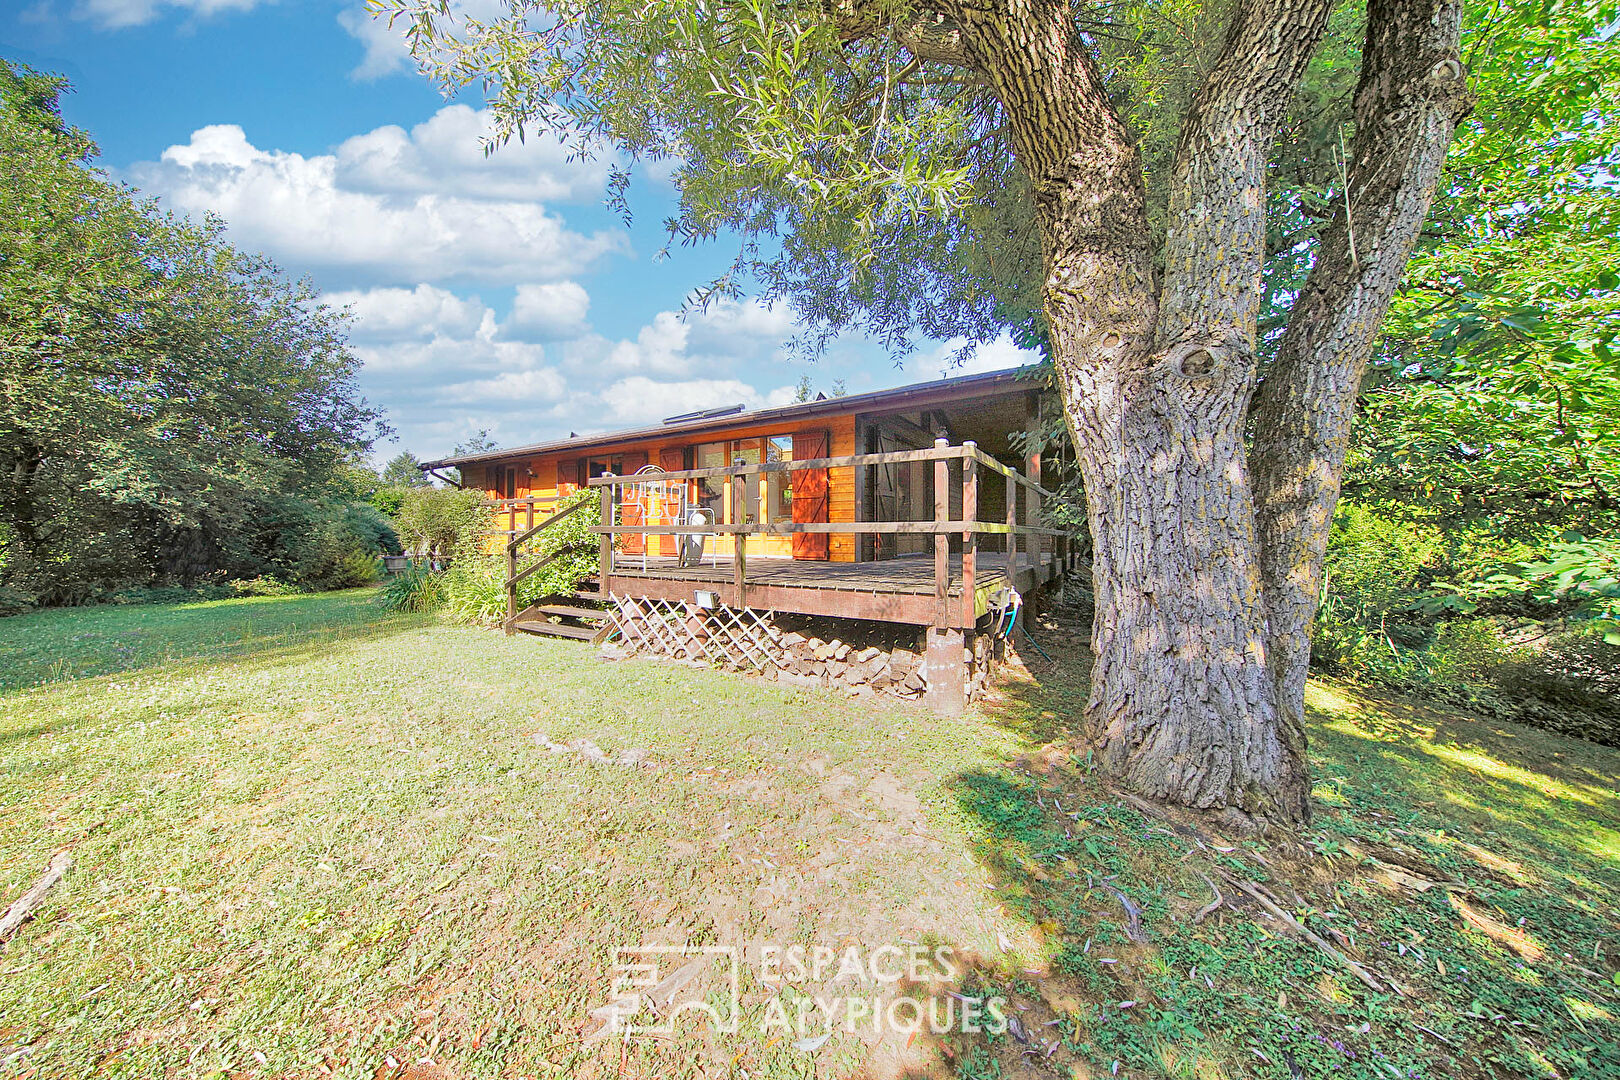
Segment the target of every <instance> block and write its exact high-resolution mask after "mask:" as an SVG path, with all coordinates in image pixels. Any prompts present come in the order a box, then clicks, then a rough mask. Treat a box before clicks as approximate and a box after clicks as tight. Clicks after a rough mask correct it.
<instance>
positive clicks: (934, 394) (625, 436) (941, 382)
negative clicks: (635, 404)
mask: <svg viewBox="0 0 1620 1080" xmlns="http://www.w3.org/2000/svg"><path fill="white" fill-rule="evenodd" d="M1032 370H1033V369H1032V368H1029V367H1020V368H1012V369H1010V370H1007V371H991V372H986V373H984V374H982V375H958V376H956V377H955V378H951V379H932V380H930V381H928V382H924V383H912V384H911V385H910V386H898V387H895V388H894V389H892V390H873V391H870V392H869V393H865V394H846V395H845V396H843V397H831V398H825V399H822V400H818V401H800V402H795V403H794V404H792V405H782V406H779V407H777V408H774V409H756V410H754V411H753V412H739V413H732V414H731V415H729V416H724V417H718V418H715V419H712V420H704V419H697V420H693V421H691V422H688V423H682V424H659V425H658V426H656V427H641V428H630V429H628V430H625V431H607V432H603V433H602V434H600V435H581V436H580V437H579V438H577V439H555V440H553V441H551V442H543V443H535V444H534V445H533V446H514V447H511V448H509V449H504V450H486V451H483V452H482V453H477V454H462V455H460V456H458V457H447V458H440V459H439V460H437V461H424V462H422V468H423V469H443V468H448V467H450V466H454V465H471V464H475V463H477V462H481V461H501V460H504V459H506V458H513V457H533V456H535V455H536V454H548V453H553V452H555V451H558V450H585V449H589V448H591V447H596V446H607V445H609V444H612V443H620V442H636V441H639V440H642V439H656V438H658V437H659V436H662V435H668V434H670V433H671V432H681V433H683V434H697V433H701V432H705V431H724V430H725V429H727V428H734V427H743V426H752V425H754V424H762V423H772V422H775V421H777V420H784V421H787V420H802V419H804V418H805V417H811V416H825V415H838V414H841V413H850V412H867V411H869V410H871V409H873V408H878V407H893V406H897V405H903V404H905V403H906V402H908V401H911V400H914V399H919V398H922V399H936V398H939V397H941V396H944V397H951V398H959V397H971V396H973V395H975V394H980V393H986V392H994V391H997V390H1003V391H1005V390H1011V389H1018V387H1016V386H1015V385H1014V384H1015V383H1017V382H1018V381H1019V380H1020V379H1021V378H1024V377H1026V376H1027V375H1028V373H1029V372H1030V371H1032ZM1027 389H1031V390H1033V389H1037V386H1035V385H1033V384H1032V385H1030V386H1028V387H1027Z"/></svg>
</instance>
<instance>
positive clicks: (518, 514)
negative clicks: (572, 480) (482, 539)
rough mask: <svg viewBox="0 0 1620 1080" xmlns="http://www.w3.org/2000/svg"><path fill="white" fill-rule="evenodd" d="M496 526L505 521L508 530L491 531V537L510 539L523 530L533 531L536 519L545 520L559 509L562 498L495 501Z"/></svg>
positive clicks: (549, 496) (540, 497) (548, 496)
mask: <svg viewBox="0 0 1620 1080" xmlns="http://www.w3.org/2000/svg"><path fill="white" fill-rule="evenodd" d="M491 501H492V503H493V505H494V507H495V524H496V525H497V526H499V525H500V524H501V523H502V522H503V521H504V522H505V525H506V528H504V529H502V528H499V527H497V528H495V529H492V530H490V533H489V535H491V536H504V537H507V538H508V539H510V538H512V537H514V536H516V535H517V534H518V533H519V532H520V531H521V530H523V529H533V528H534V527H535V526H534V522H535V519H536V518H542V519H543V518H544V517H545V516H546V515H547V514H550V513H551V512H552V511H553V510H555V509H556V508H557V504H558V503H559V502H561V501H562V498H561V497H560V496H557V495H533V496H528V497H526V498H522V499H494V500H491Z"/></svg>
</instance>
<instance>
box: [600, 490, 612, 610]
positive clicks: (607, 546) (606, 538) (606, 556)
mask: <svg viewBox="0 0 1620 1080" xmlns="http://www.w3.org/2000/svg"><path fill="white" fill-rule="evenodd" d="M612 477H613V474H612V473H604V474H603V479H606V480H608V481H609V482H608V483H606V484H603V485H602V487H601V492H602V528H603V529H611V528H613V484H612ZM597 564H598V565H597V576H598V577H600V578H601V579H602V583H601V590H602V596H603V598H604V599H606V598H607V596H608V595H609V594H610V593H611V592H612V591H613V590H612V586H613V534H612V533H611V532H603V533H602V547H601V551H600V553H599V554H598V556H597Z"/></svg>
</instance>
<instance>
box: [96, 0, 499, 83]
mask: <svg viewBox="0 0 1620 1080" xmlns="http://www.w3.org/2000/svg"><path fill="white" fill-rule="evenodd" d="M126 2H133V0H126ZM507 11H508V8H507V5H506V0H453V2H452V3H451V5H450V14H449V17H448V18H440V19H438V20H437V22H436V24H435V25H436V28H437V29H438V30H439V32H440V33H441V34H442V33H446V32H452V31H453V30H454V29H455V25H456V23H457V22H459V21H460V20H461V19H463V18H468V17H471V18H475V19H479V20H481V21H486V22H487V21H489V20H490V19H493V18H495V17H497V16H499V15H502V14H504V13H506V12H507ZM337 21H338V25H339V26H341V27H343V29H344V30H346V31H347V32H348V34H349V36H350V37H352V38H354V39H355V40H356V41H358V42H360V44H361V46H362V47H363V48H364V50H365V53H364V56H363V57H362V59H361V61H360V63H359V65H358V66H357V67H356V68H355V69H354V70H353V71H352V72H350V73H349V74H350V76H351V77H352V78H355V79H360V80H363V81H369V80H372V79H379V78H381V77H383V76H384V75H392V74H393V73H394V72H396V71H406V70H409V69H411V68H413V67H415V63H414V61H413V60H412V59H411V50H410V46H409V45H407V44H406V40H405V31H406V29H407V28H408V26H409V23H407V22H406V21H405V20H404V19H398V20H395V22H394V24H393V25H392V26H390V25H389V22H388V17H387V16H386V15H384V16H382V17H374V16H372V15H371V13H370V12H368V11H367V10H366V9H365V7H364V6H361V7H353V8H347V9H345V10H343V11H341V12H339V13H338V20H337Z"/></svg>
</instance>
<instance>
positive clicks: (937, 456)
mask: <svg viewBox="0 0 1620 1080" xmlns="http://www.w3.org/2000/svg"><path fill="white" fill-rule="evenodd" d="M963 453H964V451H963V449H962V448H961V447H960V446H947V447H944V448H943V449H941V448H939V447H932V448H930V449H927V450H891V451H889V452H887V453H883V454H853V455H847V456H845V457H826V458H806V459H805V460H803V461H761V462H758V463H757V464H754V465H724V466H720V465H717V466H715V467H714V468H712V469H682V470H681V471H679V472H660V473H631V474H629V475H627V476H616V475H613V474H611V473H610V474H607V475H604V476H595V477H592V478H591V479H590V480H588V481H587V482H586V483H587V486H589V487H623V486H626V485H629V484H643V483H646V482H647V481H649V480H659V481H661V480H703V479H706V478H710V477H717V476H747V475H749V474H751V473H776V472H803V471H805V470H806V469H847V468H849V467H851V466H859V465H893V464H897V463H899V462H904V461H940V460H950V459H951V458H959V457H961V456H962V455H963Z"/></svg>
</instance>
